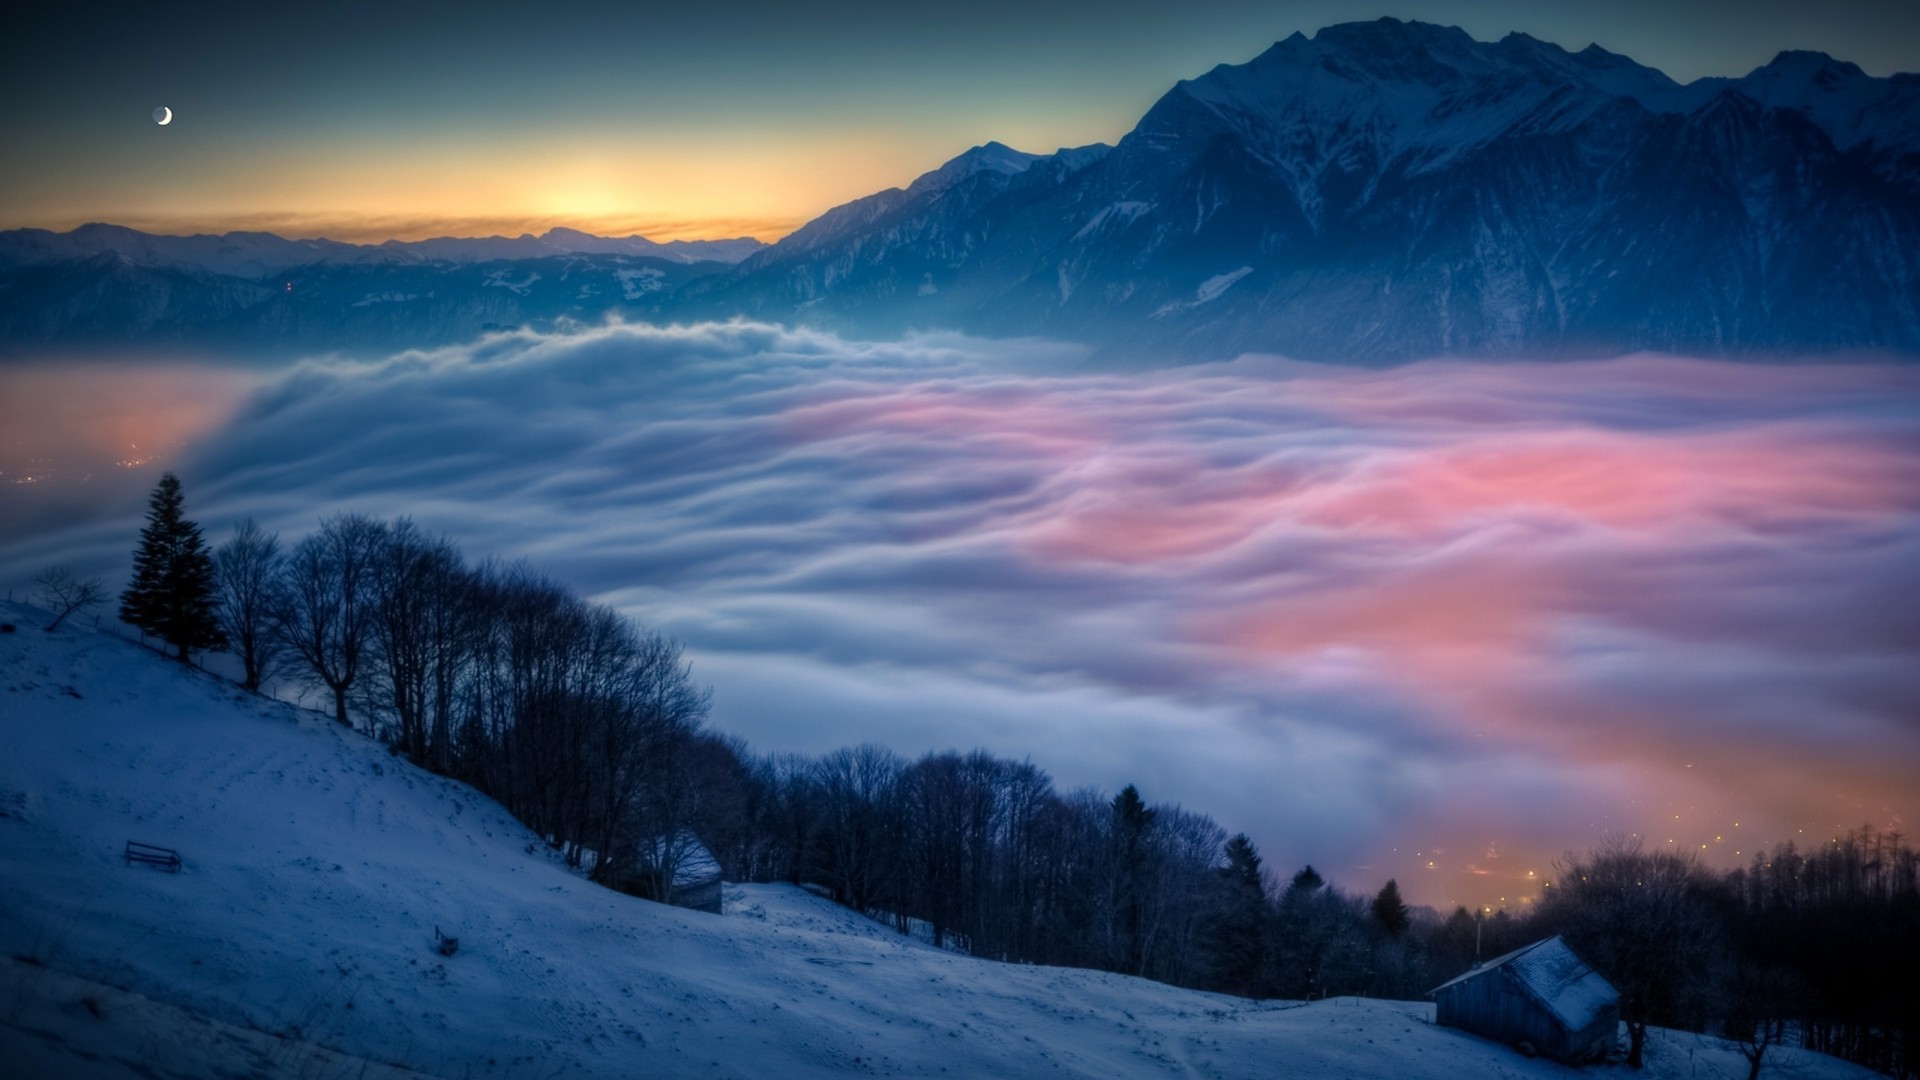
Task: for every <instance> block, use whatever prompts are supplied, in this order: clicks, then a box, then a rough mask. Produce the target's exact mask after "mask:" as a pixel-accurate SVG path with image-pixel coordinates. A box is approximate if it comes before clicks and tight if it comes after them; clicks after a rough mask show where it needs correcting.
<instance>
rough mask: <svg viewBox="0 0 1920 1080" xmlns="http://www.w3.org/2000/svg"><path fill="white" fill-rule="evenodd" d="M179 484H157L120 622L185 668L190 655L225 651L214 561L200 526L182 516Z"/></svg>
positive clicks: (167, 479)
mask: <svg viewBox="0 0 1920 1080" xmlns="http://www.w3.org/2000/svg"><path fill="white" fill-rule="evenodd" d="M183 502H184V500H183V499H182V497H181V495H180V481H179V480H178V479H177V478H175V477H174V475H173V474H172V473H167V474H166V475H165V476H162V477H161V478H160V483H159V484H158V485H157V486H155V487H154V489H153V497H152V499H151V500H149V502H148V504H147V525H146V527H145V528H143V529H141V530H140V546H139V547H138V548H137V549H135V551H134V553H133V582H132V583H131V584H129V585H128V586H127V591H125V592H123V593H121V594H120V620H121V621H122V622H127V623H132V624H133V625H135V626H137V627H139V628H140V629H141V630H142V631H143V632H145V633H149V634H152V635H154V636H155V637H158V638H159V639H160V640H162V641H164V642H166V643H167V644H169V645H171V646H173V647H174V648H175V649H177V650H178V652H177V653H175V656H176V657H177V658H178V659H179V660H180V662H181V663H186V662H188V661H189V660H190V659H191V657H192V651H193V650H194V649H212V650H215V651H218V650H220V649H224V648H226V647H227V639H226V635H224V634H222V633H221V632H220V622H219V619H218V617H217V610H216V606H215V599H214V575H213V558H212V556H211V555H209V554H208V552H207V544H206V540H205V539H204V538H203V537H202V536H201V535H200V526H198V525H196V524H194V523H193V522H191V521H188V520H187V518H186V516H185V515H184V514H183V513H182V512H181V508H182V505H183Z"/></svg>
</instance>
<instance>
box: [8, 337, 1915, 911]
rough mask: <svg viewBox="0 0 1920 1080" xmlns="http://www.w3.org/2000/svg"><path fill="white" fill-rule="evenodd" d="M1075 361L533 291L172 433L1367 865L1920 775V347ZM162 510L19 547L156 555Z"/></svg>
mask: <svg viewBox="0 0 1920 1080" xmlns="http://www.w3.org/2000/svg"><path fill="white" fill-rule="evenodd" d="M1081 359H1082V358H1081V355H1080V354H1079V353H1078V352H1077V351H1075V350H1073V349H1071V348H1068V347H1063V346H1057V345H1049V344H1045V343H1038V342H1015V343H1005V342H997V343H990V342H982V341H978V340H970V339H965V338H959V337H921V338H910V339H907V340H905V341H901V342H893V343H862V342H852V341H845V340H841V339H838V338H835V337H832V336H829V335H823V334H816V333H809V332H805V331H794V330H786V329H781V328H776V327H770V326H762V325H754V324H742V323H734V324H725V325H707V326H697V327H691V328H669V329H657V328H649V327H637V326H633V327H628V326H616V327H609V328H603V329H598V330H593V331H588V332H581V333H574V334H564V335H540V334H533V333H518V334H506V335H500V336H495V337H490V338H487V339H484V340H482V341H480V342H478V343H475V344H473V345H470V346H466V347H461V348H452V349H445V350H440V351H434V352H417V353H407V354H404V355H400V356H397V357H395V358H393V359H390V360H388V361H385V362H381V363H373V364H322V363H314V364H309V365H305V366H302V367H301V368H299V369H297V370H295V371H292V372H290V373H287V374H285V375H283V376H281V377H278V378H275V379H272V380H269V381H267V382H266V384H265V385H264V386H263V387H261V388H260V389H258V390H257V392H254V393H253V394H252V396H251V397H249V398H246V399H245V401H244V404H241V405H239V406H237V407H236V408H232V409H229V410H228V413H230V416H229V415H227V414H224V413H223V416H224V417H225V418H224V419H223V420H222V421H221V422H219V423H218V424H215V425H213V426H212V427H211V428H210V429H209V430H206V431H205V432H204V433H201V434H197V435H196V436H195V437H194V440H193V448H192V450H191V452H190V453H188V454H187V455H186V456H185V457H183V458H181V459H179V460H177V461H175V462H174V463H173V466H174V467H175V468H176V470H177V471H178V472H179V474H180V475H181V477H182V479H183V481H184V482H185V484H186V491H187V495H188V499H189V509H190V511H191V512H192V513H193V514H194V515H195V516H196V517H198V518H199V520H201V521H202V522H203V523H204V524H205V525H206V526H207V527H208V531H209V534H210V537H211V538H212V539H214V540H216V541H217V540H219V539H221V538H223V537H224V535H225V534H226V532H227V530H228V528H229V526H230V525H231V523H232V522H233V521H235V520H237V519H238V518H240V517H242V516H245V515H251V516H253V517H255V518H256V519H258V520H259V521H260V522H261V523H262V524H263V525H266V526H268V527H270V528H273V529H277V530H280V531H281V532H282V534H283V536H284V537H286V538H287V539H292V538H294V537H297V536H298V535H299V534H301V533H303V532H305V531H306V530H308V529H310V528H311V527H312V526H313V525H314V524H315V523H316V521H317V520H318V519H320V518H321V517H323V516H325V515H327V514H330V513H334V512H337V511H340V510H349V509H350V510H359V511H363V512H367V513H370V514H374V515H378V516H383V517H393V516H398V515H411V516H412V517H413V518H414V519H415V521H416V522H418V523H419V524H421V525H423V526H425V527H427V528H428V529H430V530H433V531H438V532H444V533H446V534H448V535H450V536H452V537H453V538H454V539H456V540H457V541H458V542H459V543H460V544H461V546H462V547H463V549H464V550H465V551H466V552H467V553H468V555H469V556H470V557H473V558H479V557H485V556H490V555H499V556H505V557H509V558H517V557H526V558H528V559H531V560H532V561H533V562H535V563H536V564H538V565H540V566H542V567H545V568H547V569H549V570H550V571H552V572H553V573H554V574H555V575H556V576H557V577H559V578H561V579H562V580H565V581H567V582H569V583H570V584H572V585H574V586H575V587H577V588H578V589H580V590H581V591H582V592H584V593H586V594H588V595H591V596H593V597H596V598H598V599H600V600H603V601H605V602H607V603H611V604H614V605H616V606H618V607H620V608H622V609H623V610H625V611H627V612H629V613H631V614H632V615H633V616H635V617H636V618H638V619H640V620H641V621H643V622H646V623H648V624H650V625H654V626H658V627H660V628H663V629H665V630H667V631H669V632H670V633H672V634H674V635H676V636H677V637H679V638H680V639H681V640H683V641H684V642H686V644H687V646H688V649H689V655H690V657H691V658H692V659H693V661H694V664H695V672H696V676H697V677H698V678H700V679H701V680H702V681H704V682H708V683H711V684H712V685H713V687H714V722H715V723H716V724H717V725H718V726H720V727H722V728H724V729H727V730H730V731H733V732H736V733H738V734H741V735H744V736H745V737H747V738H748V739H749V740H750V741H751V742H752V744H753V745H754V746H755V747H756V748H757V749H763V750H800V751H807V752H818V751H824V750H828V749H832V748H834V747H837V746H841V745H846V744H850V743H856V742H860V741H865V740H876V741H880V742H884V743H886V744H888V745H891V746H893V747H894V748H895V749H897V750H900V751H901V752H903V753H907V754H909V755H912V754H917V753H919V752H922V751H924V750H928V749H944V748H948V747H954V748H959V749H962V750H965V749H969V748H972V747H975V746H984V747H987V748H989V749H991V750H993V751H994V752H996V753H998V754H1001V755H1003V756H1011V757H1016V758H1018V757H1028V756H1030V757H1031V758H1032V759H1033V760H1034V761H1035V762H1036V763H1037V764H1039V765H1041V766H1042V767H1044V768H1046V769H1047V770H1048V771H1049V772H1051V773H1052V774H1053V775H1054V777H1055V778H1056V781H1057V782H1058V783H1060V784H1061V785H1062V786H1063V787H1066V786H1075V785H1080V784H1095V785H1099V786H1101V787H1103V788H1105V789H1108V790H1112V789H1114V788H1117V787H1118V786H1120V785H1122V784H1126V783H1135V784H1138V785H1139V786H1140V788H1141V790H1142V792H1143V793H1144V794H1145V795H1146V796H1147V798H1148V799H1150V800H1153V801H1170V802H1179V803H1182V804H1184V805H1186V806H1188V807H1190V808H1194V809H1200V810H1204V811H1206V812H1208V813H1211V814H1212V815H1213V816H1214V817H1215V818H1216V819H1217V820H1219V821H1220V822H1221V823H1222V824H1223V825H1224V826H1226V827H1227V828H1228V829H1229V830H1231V831H1238V830H1244V831H1246V832H1248V833H1250V834H1251V835H1252V836H1253V837H1254V839H1255V840H1256V842H1258V843H1259V844H1260V845H1261V847H1262V849H1263V851H1264V852H1266V854H1267V855H1268V857H1269V859H1270V860H1271V861H1273V862H1274V863H1275V864H1276V868H1277V869H1281V870H1285V871H1289V872H1290V870H1291V869H1292V868H1294V867H1297V866H1298V865H1299V864H1301V863H1304V862H1309V861H1310V862H1313V863H1314V864H1316V865H1317V866H1320V867H1321V868H1322V869H1323V870H1327V871H1328V872H1329V873H1330V876H1332V877H1333V878H1334V879H1335V880H1336V881H1339V882H1342V883H1344V884H1347V885H1349V886H1351V887H1354V888H1366V889H1374V888H1377V887H1378V886H1379V885H1380V884H1381V883H1382V882H1383V881H1384V880H1385V879H1386V878H1387V877H1389V876H1397V877H1398V878H1399V880H1400V881H1401V883H1402V885H1403V887H1405V888H1407V889H1408V891H1409V892H1410V893H1411V894H1412V896H1413V897H1414V899H1416V900H1420V901H1426V902H1432V903H1453V902H1457V901H1464V902H1468V903H1477V902H1481V901H1483V900H1492V899H1494V898H1495V897H1496V896H1498V895H1506V894H1508V893H1512V894H1513V895H1514V896H1515V897H1517V896H1518V895H1520V894H1522V893H1525V892H1529V891H1531V888H1532V885H1533V884H1534V883H1536V882H1537V880H1538V878H1537V877H1536V878H1529V877H1528V876H1527V874H1528V871H1534V872H1536V874H1537V875H1539V876H1541V877H1544V876H1546V875H1547V874H1548V873H1549V872H1550V865H1549V864H1550V862H1551V860H1552V858H1553V857H1554V856H1555V855H1556V854H1558V853H1560V852H1561V851H1563V850H1566V849H1568V848H1582V847H1585V846H1587V845H1589V844H1590V843H1592V842H1595V841H1597V840H1598V839H1600V837H1601V836H1602V834H1603V833H1606V832H1609V831H1618V832H1634V833H1640V834H1642V835H1643V836H1645V837H1646V838H1647V841H1648V843H1649V844H1651V845H1664V844H1666V843H1667V842H1668V841H1672V842H1673V843H1674V844H1675V845H1676V846H1684V847H1687V848H1689V849H1691V850H1699V845H1702V844H1705V845H1708V851H1707V852H1706V854H1708V855H1709V856H1710V857H1711V858H1712V859H1713V860H1715V862H1716V865H1724V864H1728V863H1732V862H1739V861H1742V860H1743V859H1744V858H1745V857H1747V856H1749V855H1751V853H1752V848H1753V845H1754V844H1755V842H1763V841H1771V840H1776V839H1784V838H1788V837H1797V838H1800V839H1803V840H1804V839H1805V838H1806V837H1805V836H1803V835H1802V834H1800V833H1799V832H1798V830H1800V829H1807V830H1809V834H1820V835H1822V836H1824V835H1825V832H1830V831H1831V830H1832V829H1834V828H1836V827H1842V826H1846V825H1851V824H1861V823H1871V824H1874V825H1876V826H1886V825H1890V824H1897V823H1898V822H1899V821H1901V820H1902V816H1903V815H1911V814H1912V813H1914V809H1915V808H1914V804H1913V795H1912V782H1913V779H1914V777H1915V776H1920V606H1916V604H1915V603H1914V598H1915V597H1916V596H1920V369H1916V368H1914V367H1911V366H1900V365H1894V364H1792V365H1789V364H1776V365H1760V364H1741V363H1728V362H1711V361H1701V360H1688V359H1678V358H1669V357H1658V356H1636V357H1627V358H1622V359H1618V360H1611V361H1604V362H1582V363H1554V364H1532V363H1509V364H1467V363H1452V362H1432V363H1423V364H1414V365H1409V366H1405V367H1399V368H1394V369H1390V370H1385V371H1380V370H1355V369H1344V368H1334V367H1326V366H1317V365H1306V364H1297V363H1290V362H1284V361H1279V360H1272V359H1259V358H1245V359H1242V360H1239V361H1236V362H1234V363H1228V364H1218V365H1209V366H1200V367H1186V368H1179V369H1174V370H1169V371H1162V372H1147V373H1122V374H1114V373H1099V372H1090V371H1085V370H1082V369H1081V368H1080V367H1079V366H1078V365H1079V364H1080V361H1081ZM139 509H140V507H139V505H138V500H137V499H136V500H134V501H133V502H132V503H126V502H123V503H121V504H119V505H118V506H117V507H116V508H115V510H114V511H113V513H111V514H106V515H104V520H100V519H96V520H92V521H84V522H78V523H75V524H73V525H70V526H69V527H66V528H63V529H50V530H42V531H39V532H37V533H36V534H35V535H34V536H33V537H30V538H27V539H25V540H19V541H17V542H15V543H13V544H12V545H11V551H10V552H6V553H0V554H4V556H5V557H6V558H7V559H10V560H13V561H15V562H16V564H17V565H19V566H28V565H38V564H41V563H46V562H50V561H60V560H64V561H67V562H70V563H78V564H80V565H82V566H98V567H102V568H107V569H106V572H108V573H112V574H124V565H123V564H124V562H125V559H126V554H125V553H126V551H127V550H128V549H129V548H130V546H131V537H132V529H133V528H134V525H135V523H136V521H137V516H138V512H139ZM1736 822H1738V825H1737V826H1736V825H1735V823H1736ZM1716 837H1717V838H1718V839H1716ZM1735 851H1739V852H1740V855H1738V856H1735V855H1734V852H1735ZM1429 862H1431V863H1432V866H1431V867H1429V866H1428V863H1429Z"/></svg>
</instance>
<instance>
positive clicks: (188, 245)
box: [0, 222, 766, 277]
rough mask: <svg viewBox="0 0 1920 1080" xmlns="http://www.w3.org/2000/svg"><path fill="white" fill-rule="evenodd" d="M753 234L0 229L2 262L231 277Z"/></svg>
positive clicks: (719, 245)
mask: <svg viewBox="0 0 1920 1080" xmlns="http://www.w3.org/2000/svg"><path fill="white" fill-rule="evenodd" d="M765 246H766V245H765V244H762V243H761V242H760V241H758V240H755V239H753V238H752V237H740V238H738V239H733V240H669V241H667V242H666V243H659V242H656V241H653V240H649V239H647V238H646V237H644V236H625V237H606V236H595V235H593V234H591V233H584V232H581V231H579V230H578V229H568V228H564V227H556V228H552V229H548V230H547V231H546V232H545V233H542V234H540V235H539V236H535V235H533V234H532V233H523V234H521V235H519V236H477V237H454V236H441V237H435V238H433V239H430V240H387V241H384V242H382V243H379V244H350V243H345V242H343V241H339V240H326V239H313V240H288V239H285V238H283V237H280V236H277V235H275V234H273V233H269V232H229V233H220V234H217V235H215V234H207V233H200V234H196V235H193V236H162V235H156V234H154V233H146V232H141V231H139V230H137V229H129V228H127V227H125V226H122V225H106V224H101V223H98V222H96V223H93V224H89V225H82V226H80V227H79V228H76V229H73V230H71V231H69V232H63V233H62V232H52V231H49V230H46V229H9V230H6V231H4V232H0V263H15V264H23V263H25V264H32V263H46V262H57V261H61V260H64V259H76V258H86V257H88V256H91V255H99V254H115V255H124V256H126V257H127V258H129V259H131V260H133V261H135V262H140V263H146V264H149V265H155V266H191V267H196V268H198V269H201V270H208V271H212V272H213V273H217V274H228V275H231V276H234V277H261V276H264V275H269V274H273V273H276V272H278V271H281V270H287V269H290V268H292V267H296V266H310V265H314V264H316V263H331V264H337V263H346V262H355V261H376V262H377V261H381V260H386V261H391V262H434V261H443V262H454V263H473V262H494V261H498V260H502V259H539V258H547V257H551V256H556V255H582V254H597V255H641V256H646V257H649V258H658V259H666V260H668V261H669V262H679V263H699V262H713V263H726V264H732V263H737V262H739V261H740V260H741V259H744V258H746V257H747V256H749V255H751V254H753V253H754V252H756V251H758V250H760V249H761V248H762V247H765Z"/></svg>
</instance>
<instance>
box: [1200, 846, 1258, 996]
mask: <svg viewBox="0 0 1920 1080" xmlns="http://www.w3.org/2000/svg"><path fill="white" fill-rule="evenodd" d="M1226 856H1227V865H1225V866H1223V867H1220V868H1219V869H1218V870H1216V871H1215V873H1216V874H1218V875H1219V887H1220V892H1219V894H1218V896H1219V898H1218V901H1217V903H1218V907H1217V908H1216V910H1215V911H1214V913H1213V915H1212V916H1211V917H1210V918H1209V919H1208V921H1207V923H1206V925H1205V928H1204V930H1203V931H1202V943H1203V945H1204V947H1205V949H1206V957H1207V967H1208V970H1209V974H1210V975H1211V976H1212V981H1213V988H1215V989H1219V990H1223V991H1225V992H1227V993H1229V994H1239V995H1240V996H1242V997H1260V996H1262V994H1264V993H1265V992H1266V990H1267V984H1268V982H1269V980H1268V979H1267V977H1266V976H1267V966H1268V962H1269V958H1268V955H1267V954H1268V947H1267V946H1268V942H1267V937H1268V923H1269V921H1270V914H1271V912H1270V909H1269V904H1268V901H1267V882H1266V877H1265V875H1264V873H1263V872H1262V871H1261V869H1260V852H1259V849H1257V848H1255V847H1254V846H1253V841H1251V840H1249V839H1247V836H1246V834H1245V833H1241V834H1240V835H1238V836H1235V837H1234V838H1233V839H1231V840H1229V841H1227V847H1226Z"/></svg>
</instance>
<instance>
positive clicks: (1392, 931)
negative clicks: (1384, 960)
mask: <svg viewBox="0 0 1920 1080" xmlns="http://www.w3.org/2000/svg"><path fill="white" fill-rule="evenodd" d="M1373 921H1374V922H1377V923H1379V924H1380V929H1382V930H1385V931H1386V932H1387V936H1388V937H1399V936H1400V935H1401V934H1404V933H1406V932H1407V925H1408V922H1409V919H1408V917H1407V903H1406V901H1404V900H1402V899H1400V883H1399V882H1397V881H1395V880H1393V879H1392V878H1388V879H1387V883H1386V884H1385V885H1383V886H1381V887H1380V893H1379V895H1377V896H1375V897H1374V898H1373Z"/></svg>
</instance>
